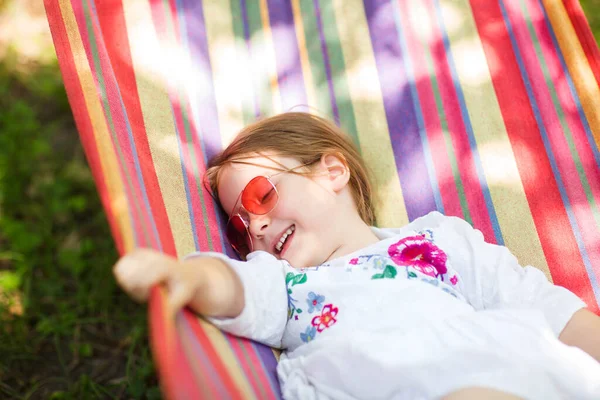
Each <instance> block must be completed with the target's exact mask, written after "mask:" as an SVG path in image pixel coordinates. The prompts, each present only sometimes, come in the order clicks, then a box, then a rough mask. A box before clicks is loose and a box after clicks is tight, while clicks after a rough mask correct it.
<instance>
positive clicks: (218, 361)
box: [184, 310, 243, 399]
mask: <svg viewBox="0 0 600 400" xmlns="http://www.w3.org/2000/svg"><path fill="white" fill-rule="evenodd" d="M184 314H185V316H186V319H187V321H188V323H189V324H190V326H191V328H192V331H193V332H194V336H195V338H196V339H197V340H198V342H199V344H200V347H202V350H204V352H205V353H206V356H207V357H208V359H209V361H210V364H209V366H210V368H212V369H214V371H215V374H216V375H217V376H218V377H219V378H220V379H221V383H222V384H223V387H225V388H226V389H227V390H228V393H227V396H226V397H225V398H227V399H242V398H243V396H242V393H241V392H240V388H239V387H238V386H237V384H236V383H235V381H234V380H233V378H232V377H231V375H230V373H229V368H227V367H226V366H225V364H223V361H222V358H221V355H219V354H218V353H217V352H216V350H215V347H214V345H213V344H212V343H211V341H210V339H209V338H208V336H207V335H206V332H205V331H204V328H202V326H200V323H199V322H198V317H196V316H195V315H194V314H193V313H191V312H190V311H188V310H185V311H184ZM226 337H230V336H229V335H226Z"/></svg>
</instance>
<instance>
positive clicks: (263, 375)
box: [239, 339, 277, 399]
mask: <svg viewBox="0 0 600 400" xmlns="http://www.w3.org/2000/svg"><path fill="white" fill-rule="evenodd" d="M239 340H240V341H241V343H242V346H243V347H244V348H245V350H246V353H247V354H248V356H249V357H250V363H251V365H253V366H254V371H255V372H256V374H257V375H258V380H259V381H260V384H261V386H262V387H263V388H264V390H265V393H266V394H267V398H269V399H274V398H276V397H277V395H276V394H275V393H274V392H273V386H272V385H271V380H270V379H269V377H268V376H267V371H266V369H265V367H264V365H263V363H262V361H261V359H260V355H259V354H258V353H257V351H256V345H255V344H253V343H252V342H251V341H249V340H245V339H239ZM257 394H258V393H257Z"/></svg>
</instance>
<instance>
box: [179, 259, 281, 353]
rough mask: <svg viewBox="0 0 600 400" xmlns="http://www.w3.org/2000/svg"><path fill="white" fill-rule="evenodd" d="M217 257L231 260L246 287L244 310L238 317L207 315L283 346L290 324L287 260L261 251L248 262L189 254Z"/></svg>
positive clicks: (254, 337)
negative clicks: (286, 277)
mask: <svg viewBox="0 0 600 400" xmlns="http://www.w3.org/2000/svg"><path fill="white" fill-rule="evenodd" d="M192 257H216V258H219V259H220V260H222V261H224V262H225V263H227V264H228V265H229V266H230V267H231V268H232V269H233V270H234V271H235V272H236V273H237V275H238V276H239V278H240V280H241V282H242V285H243V287H244V302H245V305H244V309H243V310H242V313H241V314H240V315H239V316H237V317H235V318H211V317H206V319H207V320H208V321H210V322H211V323H213V324H214V325H215V326H216V327H217V328H219V329H221V330H223V331H225V332H229V333H231V334H233V335H236V336H241V337H245V338H248V339H252V340H255V341H257V342H260V343H263V344H266V345H268V346H270V347H275V348H281V340H282V337H283V332H284V330H285V326H286V324H287V290H286V286H285V276H284V273H285V272H284V266H283V263H282V262H281V261H280V260H278V259H276V258H275V257H273V256H272V255H271V254H269V253H266V252H262V251H257V252H254V253H251V254H249V255H248V261H238V260H233V259H231V258H229V257H227V256H225V255H223V254H221V253H213V252H198V253H192V254H190V255H188V256H186V257H185V258H186V259H189V258H192Z"/></svg>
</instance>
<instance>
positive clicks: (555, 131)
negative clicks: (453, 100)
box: [506, 0, 600, 280]
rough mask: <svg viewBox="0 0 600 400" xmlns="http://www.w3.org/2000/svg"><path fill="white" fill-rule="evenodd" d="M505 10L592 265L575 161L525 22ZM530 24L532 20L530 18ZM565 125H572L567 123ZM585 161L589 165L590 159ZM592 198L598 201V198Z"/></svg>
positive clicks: (597, 250)
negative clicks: (541, 111)
mask: <svg viewBox="0 0 600 400" xmlns="http://www.w3.org/2000/svg"><path fill="white" fill-rule="evenodd" d="M515 3H516V4H515ZM506 9H507V12H508V14H509V17H510V19H511V20H512V26H513V30H514V34H515V37H516V39H517V41H518V42H519V47H520V48H521V55H522V56H523V60H524V62H525V68H526V69H527V72H528V74H529V75H530V76H531V77H539V79H531V86H532V89H533V92H534V95H535V97H536V101H537V102H538V105H539V107H540V109H542V110H544V111H545V112H543V113H541V117H542V120H543V122H544V126H545V128H546V132H547V134H548V138H549V140H550V143H551V146H552V151H553V153H554V156H555V159H556V162H557V165H558V169H559V171H560V176H561V178H562V181H563V184H564V186H565V190H566V192H567V195H568V198H569V202H570V203H571V205H572V211H573V214H574V215H575V218H576V221H577V225H578V226H579V229H580V230H581V239H582V241H583V245H584V246H585V249H586V251H587V252H588V255H589V257H590V259H591V260H592V261H593V260H600V247H599V246H597V243H600V230H599V229H598V225H597V224H596V221H595V219H594V218H593V216H592V215H593V214H592V210H591V204H590V202H589V201H588V199H587V196H586V194H585V191H584V188H583V185H582V183H581V179H580V177H579V173H578V171H577V166H576V165H575V160H574V159H573V156H572V155H571V152H570V150H569V145H568V142H567V140H566V138H565V135H566V133H564V132H563V130H562V126H561V125H560V120H559V117H558V115H557V112H556V109H555V106H554V103H553V102H552V97H551V92H550V89H549V88H548V86H547V85H546V84H545V82H544V79H543V78H542V77H543V71H542V69H541V66H540V61H539V60H538V59H537V56H536V53H535V48H534V47H533V43H532V41H531V37H530V36H529V32H528V31H527V27H526V25H525V21H523V17H522V14H521V11H520V9H519V4H518V3H517V0H510V1H507V2H506ZM539 11H541V10H539ZM532 20H535V19H534V16H533V14H532ZM544 59H545V61H546V62H547V64H549V63H550V62H551V61H554V63H556V62H557V61H558V60H557V55H556V54H547V53H545V54H544ZM554 67H556V66H554ZM557 80H564V78H562V77H561V78H560V79H556V80H553V81H557ZM567 89H568V88H567ZM561 106H562V108H563V110H564V109H565V108H566V107H565V106H564V104H561ZM569 122H574V121H573V120H572V119H571V121H569ZM573 125H576V124H570V126H569V129H570V130H571V132H572V137H575V134H574V130H575V129H577V126H573ZM574 141H575V138H574ZM580 146H581V143H580ZM576 147H578V146H576ZM586 148H588V149H589V145H588V146H586ZM579 156H580V157H581V158H582V161H583V154H581V153H579ZM590 156H591V154H590ZM588 160H591V161H593V158H592V159H588ZM588 177H589V175H588ZM588 182H589V181H588ZM598 182H599V181H598V180H596V181H595V182H589V184H590V186H591V187H592V188H593V187H594V186H597V185H598ZM596 189H597V188H596ZM596 198H597V199H600V197H596ZM591 267H592V269H593V271H594V274H595V275H596V278H597V280H600V264H599V263H594V262H592V263H591Z"/></svg>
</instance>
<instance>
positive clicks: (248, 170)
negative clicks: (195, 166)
mask: <svg viewBox="0 0 600 400" xmlns="http://www.w3.org/2000/svg"><path fill="white" fill-rule="evenodd" d="M244 162H248V163H253V164H257V165H248V164H237V163H233V164H227V165H225V166H224V167H223V169H222V170H221V172H220V176H219V188H218V192H219V200H220V201H221V205H222V206H223V209H224V210H225V212H226V213H227V214H231V212H232V209H233V207H234V206H235V202H236V201H237V200H238V198H239V196H240V193H241V192H242V190H243V189H244V187H246V185H247V184H248V182H250V180H252V179H253V178H255V177H257V176H259V175H263V176H269V175H273V174H274V173H276V172H278V170H279V169H281V165H280V164H283V165H284V166H285V167H287V168H292V167H295V166H296V165H298V164H299V163H298V161H296V160H294V159H293V158H288V157H281V156H275V155H273V156H269V158H267V157H264V156H256V157H251V158H247V159H245V160H244ZM277 163H280V164H277Z"/></svg>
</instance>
